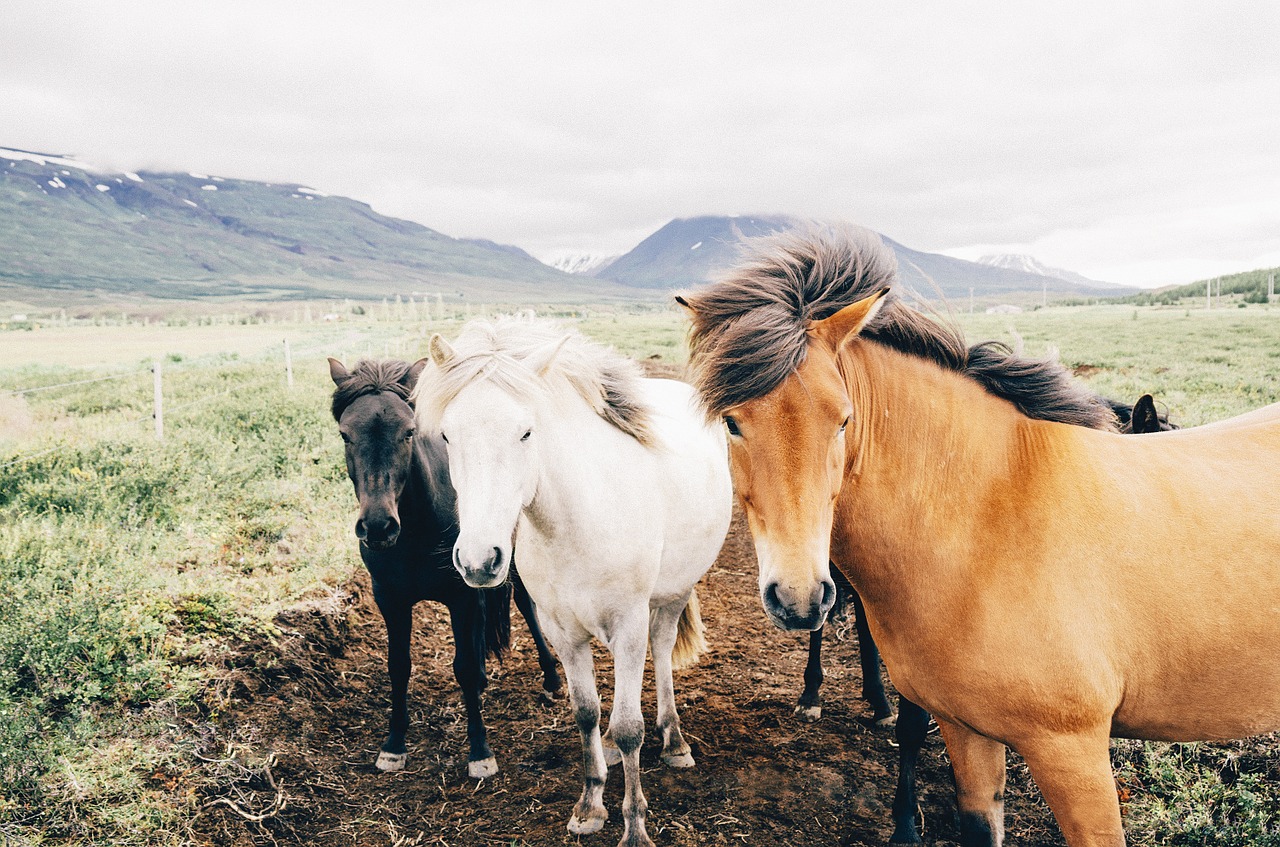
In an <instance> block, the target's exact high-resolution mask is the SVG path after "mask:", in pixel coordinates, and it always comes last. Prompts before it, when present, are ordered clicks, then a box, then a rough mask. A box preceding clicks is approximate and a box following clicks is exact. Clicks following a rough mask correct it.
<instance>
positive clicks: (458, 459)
mask: <svg viewBox="0 0 1280 847" xmlns="http://www.w3.org/2000/svg"><path fill="white" fill-rule="evenodd" d="M563 343H564V339H560V340H559V341H557V342H555V343H552V344H549V345H547V346H546V347H545V348H544V349H540V350H535V351H533V352H532V353H531V354H530V355H528V356H524V357H521V358H520V359H519V360H518V361H516V360H515V359H513V358H512V357H509V356H505V355H503V356H502V358H501V359H498V358H496V357H495V358H492V359H490V360H488V361H475V360H472V361H470V362H469V365H471V366H474V367H467V366H464V367H461V368H457V367H455V365H456V364H457V361H458V360H459V358H460V357H459V356H458V354H457V353H455V351H454V350H453V348H452V347H451V346H450V345H449V343H448V342H447V341H445V340H444V338H443V337H441V336H440V335H435V336H433V337H432V339H431V344H430V349H431V360H432V362H433V364H434V365H435V368H436V374H437V376H438V379H439V381H440V383H441V384H442V385H443V386H444V389H443V390H444V391H445V393H447V394H448V395H449V400H448V402H447V405H446V406H445V407H444V408H442V409H441V410H440V414H439V419H438V421H436V425H437V426H438V428H439V432H440V436H441V438H442V439H444V441H445V442H446V443H447V444H448V453H449V473H450V476H451V478H452V480H453V486H454V489H455V490H456V491H457V495H458V507H457V508H458V527H459V532H458V540H457V542H456V543H455V544H454V547H453V565H454V567H455V568H456V569H457V571H458V573H459V574H461V575H462V578H463V580H464V581H465V582H466V583H467V584H468V585H470V586H472V587H474V588H492V587H493V586H496V585H500V584H501V583H503V582H504V581H505V580H506V579H507V574H508V571H509V568H510V566H511V557H512V551H513V548H514V538H515V530H516V524H517V523H518V521H519V519H520V515H521V512H522V511H523V510H524V508H525V507H526V506H528V505H529V504H530V503H531V502H532V501H533V498H534V495H535V493H536V492H537V487H538V468H539V465H538V433H537V426H536V424H537V410H536V408H535V406H534V404H533V403H532V402H531V399H532V397H534V396H535V395H536V393H537V392H538V391H539V379H540V377H541V376H542V375H543V374H544V373H545V372H546V370H547V369H548V368H549V366H550V364H551V362H552V360H553V359H554V358H555V356H556V354H557V353H558V352H559V349H560V346H561V345H562V344H563ZM454 381H456V384H453V385H451V383H452V382H454ZM439 387H440V386H437V388H439Z"/></svg>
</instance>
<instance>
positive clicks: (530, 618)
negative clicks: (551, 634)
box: [511, 570, 562, 706]
mask: <svg viewBox="0 0 1280 847" xmlns="http://www.w3.org/2000/svg"><path fill="white" fill-rule="evenodd" d="M511 582H512V586H513V588H514V589H515V590H514V594H515V598H516V608H517V609H519V610H520V614H521V615H522V616H523V617H524V622H525V623H526V624H528V625H529V634H530V635H532V636H533V646H534V647H535V648H536V649H537V651H538V667H540V668H542V696H541V699H542V702H543V703H545V704H546V705H548V706H550V705H551V704H552V703H554V702H555V700H556V698H557V697H560V696H561V687H562V686H561V683H560V673H559V672H558V671H557V669H556V657H555V656H553V655H551V651H550V650H549V649H547V640H546V638H544V637H543V635H542V627H541V626H539V625H538V607H537V606H536V605H535V604H534V602H533V598H532V597H530V596H529V591H528V590H527V589H526V588H525V587H524V583H523V582H521V581H520V575H519V574H518V573H516V572H515V571H514V570H513V571H512V572H511Z"/></svg>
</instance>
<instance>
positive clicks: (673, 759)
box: [609, 600, 694, 768]
mask: <svg viewBox="0 0 1280 847" xmlns="http://www.w3.org/2000/svg"><path fill="white" fill-rule="evenodd" d="M687 602H688V601H687V600H681V601H680V602H679V603H673V604H671V605H669V606H663V607H662V608H660V609H655V610H654V611H653V613H652V615H651V616H650V618H649V648H650V651H651V653H652V655H653V678H654V684H655V686H656V687H657V689H658V731H659V732H661V733H662V761H664V762H666V763H667V765H668V766H670V767H673V768H691V767H693V765H694V761H693V752H692V751H691V750H690V749H689V745H688V744H687V743H686V742H685V740H684V735H682V734H681V732H680V714H679V712H677V711H676V687H675V680H674V679H673V678H672V664H671V651H672V650H673V649H674V648H675V645H676V632H677V628H678V627H679V625H680V615H681V614H683V613H684V607H685V605H686V603H687ZM609 728H610V729H613V721H612V720H611V721H610V722H609Z"/></svg>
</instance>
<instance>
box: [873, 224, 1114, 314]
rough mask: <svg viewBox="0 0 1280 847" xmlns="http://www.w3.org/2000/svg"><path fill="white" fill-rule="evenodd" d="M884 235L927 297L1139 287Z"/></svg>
mask: <svg viewBox="0 0 1280 847" xmlns="http://www.w3.org/2000/svg"><path fill="white" fill-rule="evenodd" d="M881 238H884V242H885V244H888V245H889V246H890V247H892V248H893V251H894V252H895V253H896V254H897V255H898V273H899V275H900V276H901V278H902V281H903V283H905V284H906V285H907V286H909V287H910V288H912V289H913V290H914V291H915V292H916V294H917V296H919V297H921V298H923V299H933V298H935V297H937V296H938V294H939V293H941V294H942V296H943V297H945V298H948V299H959V298H961V297H968V296H969V290H970V289H973V293H974V295H975V296H978V297H985V298H987V299H991V298H1006V297H1008V296H1009V295H1011V294H1037V295H1040V294H1045V293H1048V294H1054V295H1057V296H1062V295H1070V296H1076V297H1118V296H1120V295H1123V294H1131V293H1133V292H1136V291H1137V290H1138V289H1137V288H1125V287H1122V286H1118V285H1112V284H1111V283H1106V282H1093V281H1088V282H1075V281H1072V280H1068V279H1062V278H1060V277H1056V276H1045V275H1043V274H1039V273H1032V272H1030V271H1026V270H1022V269H1018V268H1006V267H997V266H993V265H984V264H982V263H980V262H970V261H967V260H965V259H957V258H955V257H953V256H944V255H942V254H941V253H924V252H921V251H919V250H912V249H911V248H910V247H905V246H903V245H901V244H899V243H898V242H896V241H894V240H892V239H890V238H886V237H884V236H881Z"/></svg>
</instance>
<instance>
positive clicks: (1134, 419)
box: [1107, 394, 1179, 435]
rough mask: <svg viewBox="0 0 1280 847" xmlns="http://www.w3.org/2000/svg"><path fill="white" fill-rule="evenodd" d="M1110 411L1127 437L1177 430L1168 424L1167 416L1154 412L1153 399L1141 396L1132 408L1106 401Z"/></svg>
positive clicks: (1146, 395) (1120, 403) (1171, 424)
mask: <svg viewBox="0 0 1280 847" xmlns="http://www.w3.org/2000/svg"><path fill="white" fill-rule="evenodd" d="M1107 402H1108V403H1110V404H1111V411H1113V412H1115V415H1116V420H1117V421H1118V422H1119V425H1120V431H1121V432H1122V433H1126V434H1129V435H1142V434H1144V433H1148V432H1168V431H1170V430H1173V429H1179V427H1178V425H1177V424H1173V423H1170V422H1169V416H1168V415H1164V414H1161V413H1160V412H1159V411H1157V410H1156V401H1155V398H1154V397H1152V396H1151V395H1150V394H1143V395H1142V396H1141V397H1139V398H1138V402H1136V403H1134V404H1133V405H1132V406H1129V405H1126V404H1125V403H1122V402H1121V401H1119V400H1108V401H1107Z"/></svg>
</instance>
